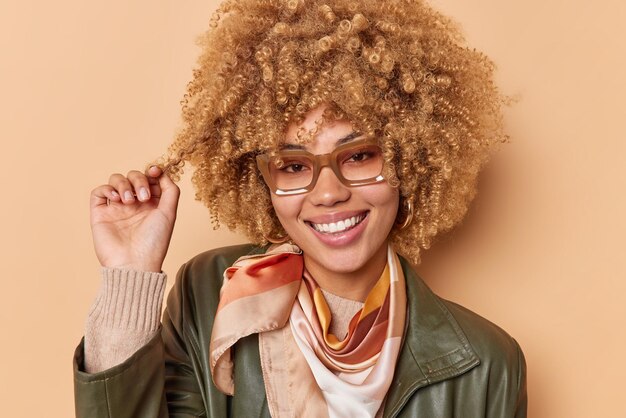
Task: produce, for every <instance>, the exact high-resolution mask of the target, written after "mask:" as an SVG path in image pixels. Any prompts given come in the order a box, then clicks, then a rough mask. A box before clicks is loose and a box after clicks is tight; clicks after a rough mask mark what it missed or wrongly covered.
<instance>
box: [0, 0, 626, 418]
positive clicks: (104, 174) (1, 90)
mask: <svg viewBox="0 0 626 418" xmlns="http://www.w3.org/2000/svg"><path fill="white" fill-rule="evenodd" d="M433 5H434V6H435V7H438V8H440V9H441V10H443V11H444V12H446V13H448V14H450V15H451V16H453V17H454V18H455V19H456V20H457V21H458V22H460V23H461V25H462V26H463V28H464V31H465V34H466V36H467V38H468V41H469V43H470V45H471V46H475V47H477V48H478V49H481V50H483V51H484V52H485V53H487V54H488V55H489V56H490V57H491V58H492V59H493V60H494V61H495V62H496V63H497V65H498V67H499V70H498V74H497V77H498V80H499V83H500V85H501V86H502V88H503V91H504V92H506V93H508V94H510V95H513V96H516V97H517V98H518V99H519V101H518V102H517V104H516V105H515V106H513V107H512V108H510V109H509V111H508V112H507V124H508V126H509V132H510V134H511V142H510V143H509V144H506V145H504V146H503V147H502V149H501V151H500V152H499V153H498V154H497V155H496V156H495V157H494V158H493V159H492V161H491V163H490V164H489V166H488V167H487V169H486V171H485V172H484V174H483V175H482V177H481V184H480V191H479V194H478V197H477V199H476V201H475V202H474V204H473V206H472V209H471V211H470V213H469V216H468V218H467V219H466V221H465V222H464V223H463V225H462V226H461V227H460V228H458V229H457V230H456V231H455V232H454V233H452V234H450V235H448V236H446V237H444V238H443V239H442V240H440V242H438V243H437V244H436V245H434V246H433V248H432V249H431V250H430V251H429V252H427V253H425V254H424V257H423V259H424V262H423V264H422V265H421V266H419V268H418V270H419V272H420V273H421V275H422V276H423V277H424V278H425V280H426V281H427V282H428V283H429V284H430V285H431V286H432V287H433V288H434V289H435V291H437V292H438V293H439V294H440V295H442V296H443V297H446V298H448V299H452V300H454V301H456V302H459V303H461V304H462V305H465V306H467V307H468V308H470V309H472V310H474V311H476V312H478V313H479V314H481V315H483V316H485V317H487V318H489V319H491V320H492V321H493V322H495V323H497V324H498V325H500V326H502V327H503V328H505V329H506V330H507V331H508V332H509V333H510V334H511V335H513V336H514V337H515V338H516V339H517V340H518V341H519V342H520V344H521V345H522V347H523V349H524V351H525V354H526V358H527V362H528V372H529V375H528V384H529V399H530V402H529V407H530V416H531V417H534V418H558V417H564V418H583V417H621V416H626V407H625V406H624V402H623V401H622V399H623V393H622V392H623V375H624V372H625V371H626V370H625V366H624V362H623V361H622V360H621V357H622V354H623V346H624V343H626V327H625V325H624V319H625V318H626V303H624V295H625V294H626V281H625V280H624V278H625V274H624V272H623V270H622V268H621V265H619V264H618V260H619V259H623V257H620V256H621V255H622V254H621V253H622V252H623V251H624V245H623V243H622V238H623V236H624V233H625V232H626V222H625V221H624V217H623V214H624V213H626V198H625V197H624V190H626V176H625V175H624V172H623V170H624V166H625V164H624V162H625V157H624V155H625V152H626V147H625V145H624V143H625V142H624V141H623V140H622V137H623V131H624V129H623V123H624V120H626V106H625V105H624V99H623V98H624V97H626V82H625V81H624V80H625V78H624V74H626V53H625V48H624V46H623V41H622V40H623V39H626V29H625V28H624V25H623V22H624V18H625V17H626V13H625V9H626V6H625V5H624V3H623V2H620V1H617V0H613V1H609V0H607V1H604V2H596V3H592V2H588V1H580V0H573V1H569V2H566V1H554V0H553V1H545V0H542V1H539V0H528V1H523V2H522V1H517V2H503V1H496V0H474V1H452V0H439V1H436V2H434V3H433ZM215 7H216V2H214V1H186V2H180V1H178V2H175V1H167V0H166V1H160V2H149V1H144V0H137V1H133V2H127V1H124V2H122V1H112V2H97V4H94V2H82V1H80V2H79V1H74V0H60V1H57V2H33V1H21V2H17V1H11V0H9V1H4V2H2V3H1V4H0V52H1V56H0V140H1V141H2V162H3V164H2V166H3V167H2V168H3V170H2V174H1V175H0V182H1V185H0V186H1V188H0V190H1V191H2V194H1V195H0V196H1V197H0V199H1V200H0V201H1V204H0V211H1V213H0V222H1V223H2V228H1V233H0V237H1V238H0V242H1V245H2V248H1V250H2V251H0V254H1V257H2V264H1V265H2V279H1V280H2V282H1V285H2V286H1V291H0V329H1V330H2V334H1V337H0V341H1V344H0V351H1V354H2V355H1V357H0V358H1V359H2V367H1V368H0V415H2V416H6V417H32V416H45V417H70V416H73V397H72V396H73V393H72V390H73V389H72V384H73V383H72V375H71V358H72V353H73V350H74V347H75V346H76V344H77V343H78V341H79V340H80V338H81V335H82V329H83V324H84V320H85V317H86V315H87V311H88V309H89V306H90V305H91V303H92V300H93V297H94V296H95V293H96V290H97V287H98V285H99V265H98V262H97V260H96V258H95V256H94V253H93V249H92V244H91V236H90V231H89V220H88V201H89V192H90V190H91V189H92V188H93V187H95V186H97V185H99V184H102V183H105V182H107V181H108V177H109V175H110V174H111V173H113V172H120V173H124V174H125V173H126V172H128V171H129V170H131V169H135V168H138V169H142V168H143V167H144V164H145V163H146V162H147V161H149V160H151V159H153V158H155V157H157V156H158V155H160V154H161V153H162V152H163V151H165V149H166V147H167V145H168V143H169V141H170V140H171V139H172V137H173V134H174V132H175V130H176V128H177V126H179V114H180V107H179V101H180V99H181V98H182V96H183V94H184V89H185V85H186V83H187V81H188V80H189V79H190V77H191V69H192V67H193V65H194V62H195V58H196V56H197V54H198V49H197V48H196V46H195V44H194V39H195V37H196V36H197V35H198V34H200V33H201V32H202V31H204V29H205V28H206V27H207V25H208V20H209V17H210V14H211V12H212V11H213V10H214V9H215ZM180 184H181V188H182V198H181V203H180V211H179V217H178V222H177V226H176V230H175V232H174V237H173V239H172V244H171V248H170V252H169V254H168V258H167V260H166V263H165V267H164V269H165V271H166V272H167V273H168V274H169V276H170V279H169V281H170V283H169V284H170V285H171V284H172V282H173V278H174V275H175V273H176V271H177V270H178V267H179V266H180V265H181V264H182V263H183V262H185V261H186V260H187V259H189V258H190V257H192V256H193V255H195V254H197V253H199V252H201V251H204V250H206V249H209V248H214V247H217V246H221V245H226V244H231V243H238V242H244V238H243V237H239V236H236V235H234V234H232V233H229V232H228V231H225V230H223V229H220V230H217V231H215V230H213V229H212V227H211V224H210V222H209V217H208V211H207V210H206V209H205V208H204V207H203V206H202V205H201V204H200V203H198V202H196V201H194V199H193V195H194V193H193V190H192V188H191V186H190V182H189V176H188V175H187V176H185V178H183V180H182V181H181V183H180Z"/></svg>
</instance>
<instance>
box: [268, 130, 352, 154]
mask: <svg viewBox="0 0 626 418" xmlns="http://www.w3.org/2000/svg"><path fill="white" fill-rule="evenodd" d="M361 135H362V134H361V133H360V132H350V133H349V134H348V135H346V136H344V137H342V138H339V139H338V140H337V141H336V142H335V146H336V147H338V146H339V145H343V144H345V143H346V142H350V141H352V140H353V139H355V138H358V137H360V136H361ZM280 149H281V150H303V149H305V148H304V146H303V145H302V144H282V145H281V147H280Z"/></svg>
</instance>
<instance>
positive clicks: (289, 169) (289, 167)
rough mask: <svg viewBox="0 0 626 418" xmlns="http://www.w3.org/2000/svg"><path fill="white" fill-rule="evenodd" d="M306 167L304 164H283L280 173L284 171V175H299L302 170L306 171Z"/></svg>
mask: <svg viewBox="0 0 626 418" xmlns="http://www.w3.org/2000/svg"><path fill="white" fill-rule="evenodd" d="M306 169H307V167H306V166H305V165H304V164H300V163H288V164H285V165H284V166H283V167H282V168H281V169H280V171H284V172H286V173H300V172H302V171H304V170H306Z"/></svg>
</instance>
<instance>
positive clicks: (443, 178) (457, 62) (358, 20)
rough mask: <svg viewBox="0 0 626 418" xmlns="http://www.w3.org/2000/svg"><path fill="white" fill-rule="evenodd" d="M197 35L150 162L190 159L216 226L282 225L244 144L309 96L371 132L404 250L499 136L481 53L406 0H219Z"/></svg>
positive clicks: (273, 142)
mask: <svg viewBox="0 0 626 418" xmlns="http://www.w3.org/2000/svg"><path fill="white" fill-rule="evenodd" d="M199 44H200V45H201V47H202V54H201V56H200V57H199V60H198V66H197V67H196V68H195V69H194V71H193V79H192V80H191V82H189V84H188V86H187V93H186V94H185V96H184V99H183V101H182V102H181V104H182V117H183V121H184V124H183V127H182V129H181V130H180V131H179V132H178V133H177V136H176V138H175V141H174V142H173V144H172V145H171V147H170V149H169V153H168V154H167V155H166V156H165V157H164V159H162V160H161V161H160V164H161V165H162V166H163V167H164V169H165V170H166V171H167V172H169V174H170V176H172V177H173V178H174V179H175V180H176V179H178V178H179V177H180V173H181V172H182V168H183V165H184V164H185V162H187V161H188V162H190V163H191V164H192V166H193V167H194V169H195V170H194V173H193V176H192V182H193V184H194V185H195V188H196V199H197V200H201V201H202V202H204V204H205V205H206V206H207V207H208V208H209V211H210V213H211V217H212V220H213V223H214V225H215V227H218V226H219V223H220V222H222V223H224V224H226V225H227V226H228V227H229V228H230V229H231V230H238V231H240V232H243V233H244V234H246V235H247V236H248V238H249V239H250V240H251V241H252V242H254V243H258V244H264V243H267V237H269V236H277V235H278V236H280V235H282V234H284V231H283V229H282V226H281V225H280V223H279V221H278V218H277V217H276V215H275V213H274V210H273V207H272V203H271V200H270V192H269V189H268V188H267V186H266V184H265V183H264V181H263V179H262V177H261V175H260V173H259V171H258V169H257V166H256V162H255V156H256V155H258V154H259V153H262V152H267V151H275V150H276V149H277V147H278V145H279V144H280V142H281V141H282V140H284V133H285V130H286V127H287V125H288V124H289V123H291V122H296V123H299V122H301V121H302V120H303V119H304V115H305V114H306V113H307V112H308V111H310V110H312V109H314V108H316V107H317V106H319V105H321V104H329V105H330V109H331V110H330V112H326V113H325V117H333V118H347V119H348V120H350V121H351V122H352V124H353V125H354V127H355V129H357V130H358V131H359V132H361V133H363V134H367V135H377V136H378V138H380V145H381V147H382V149H383V152H384V158H385V169H384V175H385V176H386V178H387V180H388V182H389V184H391V185H392V186H393V187H398V188H399V192H400V200H401V202H400V204H401V206H400V207H401V208H403V207H406V204H405V203H406V202H407V201H411V202H412V204H413V206H414V211H415V215H414V218H413V221H412V222H411V224H410V225H409V226H408V227H407V228H404V229H399V228H394V230H393V231H392V242H393V244H394V245H395V248H396V249H397V250H398V251H399V252H400V253H401V254H403V255H404V256H406V257H408V258H409V259H410V260H411V261H412V262H414V263H419V259H420V251H421V249H428V248H429V247H430V246H431V244H432V241H433V238H435V236H437V235H438V234H440V233H442V232H444V231H448V230H450V229H451V228H452V227H453V226H455V225H456V224H458V223H459V222H460V221H461V220H462V218H463V217H464V215H465V213H466V212H467V209H468V206H469V204H470V202H471V200H472V199H473V197H474V195H475V193H476V180H477V176H478V173H479V170H480V168H481V166H482V165H483V164H484V163H485V162H486V160H487V158H488V156H489V155H490V154H491V152H492V150H493V149H494V145H495V144H497V143H498V142H503V141H505V140H506V135H505V134H504V131H503V128H502V112H501V110H502V106H503V104H505V102H506V100H505V97H503V96H502V95H500V93H499V91H498V88H497V86H496V85H495V84H494V80H493V72H494V64H493V63H492V62H491V61H490V60H489V59H488V58H487V57H486V56H485V55H483V54H482V53H480V52H478V51H476V50H475V49H470V48H468V47H467V46H465V41H464V39H463V37H462V35H461V34H460V31H459V29H458V28H457V27H456V26H455V24H454V23H453V22H452V21H451V20H450V19H449V18H447V17H445V16H443V15H442V14H440V13H439V12H437V11H435V10H433V9H432V8H430V7H429V6H428V5H427V4H425V3H424V2H422V1H419V0H359V1H356V0H348V1H346V0H227V1H225V2H224V3H223V4H222V5H221V6H220V8H219V9H218V10H217V11H216V12H215V13H214V15H213V16H212V18H211V20H210V29H209V30H208V31H207V32H206V33H205V34H204V35H203V36H202V37H201V38H200V39H199ZM329 115H330V116H329ZM403 217H406V214H405V213H403V211H402V210H400V211H399V214H398V219H399V221H400V222H401V221H402V219H403Z"/></svg>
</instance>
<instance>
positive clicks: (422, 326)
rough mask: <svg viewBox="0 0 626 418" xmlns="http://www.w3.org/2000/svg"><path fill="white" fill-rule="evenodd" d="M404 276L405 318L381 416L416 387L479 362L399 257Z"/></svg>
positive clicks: (395, 410)
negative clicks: (401, 342) (405, 326)
mask: <svg viewBox="0 0 626 418" xmlns="http://www.w3.org/2000/svg"><path fill="white" fill-rule="evenodd" d="M400 263H401V264H402V270H403V272H404V277H405V280H406V287H407V301H408V317H407V318H408V321H407V325H408V327H407V331H406V333H405V339H404V344H403V347H402V349H401V351H400V355H399V358H398V363H397V364H396V370H395V377H394V383H393V384H392V386H391V387H390V388H389V392H387V400H386V402H385V412H384V417H393V416H395V415H396V414H397V413H398V412H399V411H400V410H401V409H402V407H403V406H404V404H405V403H406V402H407V400H408V399H409V397H410V395H411V393H413V392H415V391H416V390H417V389H419V388H421V387H424V386H427V385H430V384H433V383H436V382H440V381H442V380H446V379H450V378H452V377H455V376H458V375H460V374H463V373H465V372H466V371H468V370H470V369H472V368H474V367H476V366H477V365H478V364H480V359H479V358H478V356H477V355H476V353H475V352H474V350H473V349H472V347H471V346H470V344H469V341H468V340H467V337H466V336H465V334H464V333H463V331H462V330H461V327H460V326H459V324H458V323H457V322H456V320H455V319H454V318H453V317H452V314H451V313H450V311H448V309H447V308H446V306H445V305H444V304H443V302H442V300H441V299H440V298H439V297H438V296H436V295H435V294H434V293H433V292H432V291H431V290H430V289H429V288H428V286H426V284H425V283H424V282H423V281H422V279H421V278H420V277H419V276H418V275H417V274H416V273H415V271H414V270H413V268H412V267H411V265H410V264H409V262H408V261H406V260H405V259H404V258H402V257H400Z"/></svg>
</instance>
